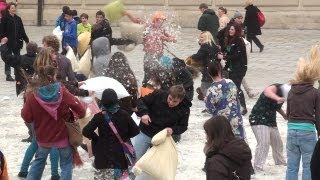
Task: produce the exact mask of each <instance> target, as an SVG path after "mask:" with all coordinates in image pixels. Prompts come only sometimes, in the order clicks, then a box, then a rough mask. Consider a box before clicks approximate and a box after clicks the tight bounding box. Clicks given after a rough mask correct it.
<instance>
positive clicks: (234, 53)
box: [225, 37, 248, 72]
mask: <svg viewBox="0 0 320 180" xmlns="http://www.w3.org/2000/svg"><path fill="white" fill-rule="evenodd" d="M225 52H226V60H227V62H226V65H225V69H229V71H233V72H240V71H246V70H247V63H248V59H247V50H246V45H245V44H244V41H243V39H242V38H241V37H239V38H237V39H235V40H234V41H233V42H231V43H230V44H227V45H226V47H225Z"/></svg>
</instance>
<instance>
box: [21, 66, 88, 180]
mask: <svg viewBox="0 0 320 180" xmlns="http://www.w3.org/2000/svg"><path fill="white" fill-rule="evenodd" d="M37 75H38V79H36V80H35V81H34V82H32V83H30V86H29V88H30V91H27V92H28V93H27V94H26V103H25V104H24V106H23V108H22V110H21V117H22V119H23V120H24V121H25V122H27V123H34V128H35V134H36V137H37V142H38V145H39V147H38V151H37V153H36V155H35V157H36V158H35V160H34V162H33V163H32V165H31V169H30V171H29V173H28V176H27V180H34V179H41V177H42V173H43V170H44V166H45V164H46V160H47V156H48V154H49V152H50V150H51V149H52V148H54V147H55V148H58V150H59V155H60V168H61V179H72V168H73V165H72V159H73V158H72V149H71V146H70V144H69V141H68V131H67V128H66V125H65V122H69V120H70V119H71V118H72V117H73V116H72V113H73V112H74V113H76V114H78V117H79V118H83V117H84V116H85V112H86V111H85V109H84V108H83V107H82V106H81V103H80V102H79V100H78V99H77V98H76V97H74V96H73V95H72V94H70V93H69V91H68V90H67V89H66V88H65V87H63V86H62V85H61V83H59V82H56V75H57V69H56V68H55V67H54V66H51V65H49V66H40V67H38V69H37Z"/></svg>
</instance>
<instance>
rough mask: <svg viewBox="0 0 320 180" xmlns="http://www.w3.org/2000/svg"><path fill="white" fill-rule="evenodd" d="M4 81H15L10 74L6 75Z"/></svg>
mask: <svg viewBox="0 0 320 180" xmlns="http://www.w3.org/2000/svg"><path fill="white" fill-rule="evenodd" d="M6 81H15V80H14V79H13V78H12V77H11V76H10V75H9V76H7V77H6Z"/></svg>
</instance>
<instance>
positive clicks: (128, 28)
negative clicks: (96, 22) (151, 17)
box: [119, 22, 146, 44]
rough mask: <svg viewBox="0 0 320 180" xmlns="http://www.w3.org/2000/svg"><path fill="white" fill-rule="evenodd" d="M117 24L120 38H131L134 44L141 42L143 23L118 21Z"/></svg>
mask: <svg viewBox="0 0 320 180" xmlns="http://www.w3.org/2000/svg"><path fill="white" fill-rule="evenodd" d="M119 26H120V33H121V37H122V38H124V39H130V40H133V41H134V42H135V43H136V44H142V43H143V32H144V31H145V30H146V27H145V25H143V24H136V23H132V22H120V23H119Z"/></svg>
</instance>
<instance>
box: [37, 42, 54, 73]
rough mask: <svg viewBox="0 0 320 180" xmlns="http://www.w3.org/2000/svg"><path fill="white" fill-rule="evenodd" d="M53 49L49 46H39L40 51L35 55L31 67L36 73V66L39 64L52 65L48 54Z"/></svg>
mask: <svg viewBox="0 0 320 180" xmlns="http://www.w3.org/2000/svg"><path fill="white" fill-rule="evenodd" d="M53 52H54V50H53V49H52V48H51V47H47V48H41V50H40V52H39V53H38V54H37V57H36V59H35V61H34V63H33V68H34V70H35V72H36V73H38V68H39V67H40V66H48V65H53V62H52V59H51V56H50V54H51V53H53Z"/></svg>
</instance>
